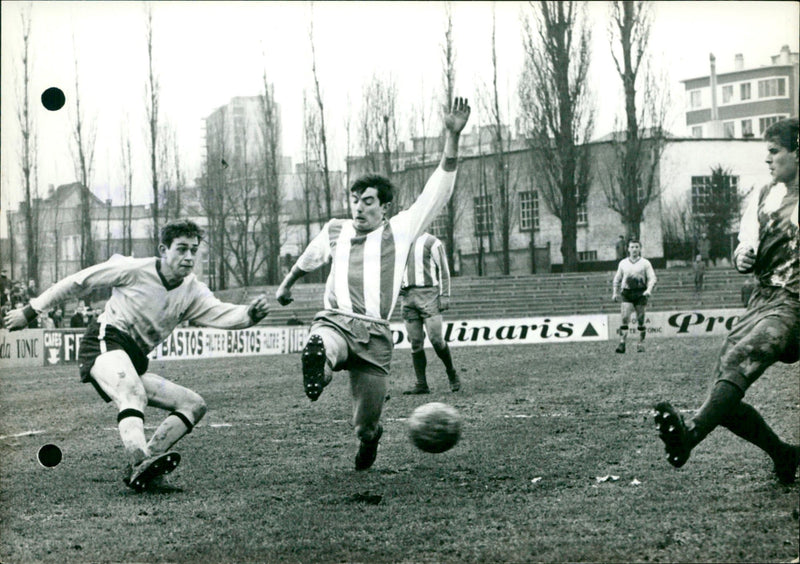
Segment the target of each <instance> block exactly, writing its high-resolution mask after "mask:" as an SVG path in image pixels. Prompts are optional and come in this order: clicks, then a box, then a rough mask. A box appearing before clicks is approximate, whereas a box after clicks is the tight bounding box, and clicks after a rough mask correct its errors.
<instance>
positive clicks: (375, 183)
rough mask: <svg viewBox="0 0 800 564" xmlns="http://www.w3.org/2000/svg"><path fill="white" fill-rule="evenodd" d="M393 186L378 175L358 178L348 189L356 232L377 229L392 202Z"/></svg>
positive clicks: (386, 179) (389, 181)
mask: <svg viewBox="0 0 800 564" xmlns="http://www.w3.org/2000/svg"><path fill="white" fill-rule="evenodd" d="M394 190H395V188H394V184H392V181H391V180H389V179H388V178H386V177H385V176H381V175H379V174H368V175H365V176H362V177H360V178H358V179H357V180H356V181H355V182H353V185H352V186H351V187H350V202H351V204H352V213H353V224H354V225H355V228H356V229H357V230H358V231H372V230H374V229H377V228H378V226H379V225H380V224H381V223H382V222H383V218H384V217H386V212H387V211H388V210H389V206H391V205H392V200H394Z"/></svg>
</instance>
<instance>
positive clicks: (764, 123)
mask: <svg viewBox="0 0 800 564" xmlns="http://www.w3.org/2000/svg"><path fill="white" fill-rule="evenodd" d="M780 119H781V116H767V117H763V118H758V134H759V135H764V132H765V131H766V130H767V128H768V127H769V126H770V125H772V124H773V123H775V122H777V121H779V120H780Z"/></svg>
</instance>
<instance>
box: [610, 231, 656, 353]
mask: <svg viewBox="0 0 800 564" xmlns="http://www.w3.org/2000/svg"><path fill="white" fill-rule="evenodd" d="M656 281H657V278H656V272H655V270H653V265H652V264H650V261H649V260H647V259H646V258H644V257H643V256H642V244H641V243H640V242H639V241H637V240H636V239H631V240H630V241H628V257H627V258H624V259H622V260H621V261H619V267H618V268H617V273H616V274H615V275H614V282H613V289H612V294H611V299H612V300H614V301H615V302H616V301H618V300H619V299H620V297H622V306H621V316H622V321H621V322H620V328H619V345H618V346H617V349H616V352H618V353H624V352H625V339H626V338H627V337H628V322H629V321H631V322H632V321H633V315H634V313H635V314H636V321H637V322H638V324H639V325H638V329H639V343H638V345H637V349H636V350H637V351H638V352H644V337H645V334H646V333H647V331H646V329H645V326H644V320H645V310H646V309H647V298H649V297H650V296H651V295H652V293H653V288H654V287H655V285H656Z"/></svg>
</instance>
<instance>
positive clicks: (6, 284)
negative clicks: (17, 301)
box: [0, 268, 13, 306]
mask: <svg viewBox="0 0 800 564" xmlns="http://www.w3.org/2000/svg"><path fill="white" fill-rule="evenodd" d="M12 285H13V284H12V282H11V279H10V278H9V277H8V272H7V271H6V269H5V268H4V269H3V270H2V271H0V306H4V305H5V304H7V303H8V302H9V300H10V299H11V287H12Z"/></svg>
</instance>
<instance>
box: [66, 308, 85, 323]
mask: <svg viewBox="0 0 800 564" xmlns="http://www.w3.org/2000/svg"><path fill="white" fill-rule="evenodd" d="M69 326H70V327H86V323H84V321H83V311H81V309H80V308H77V309H76V310H75V313H73V314H72V317H70V318H69Z"/></svg>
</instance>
